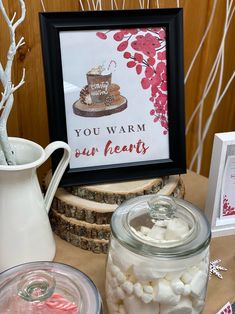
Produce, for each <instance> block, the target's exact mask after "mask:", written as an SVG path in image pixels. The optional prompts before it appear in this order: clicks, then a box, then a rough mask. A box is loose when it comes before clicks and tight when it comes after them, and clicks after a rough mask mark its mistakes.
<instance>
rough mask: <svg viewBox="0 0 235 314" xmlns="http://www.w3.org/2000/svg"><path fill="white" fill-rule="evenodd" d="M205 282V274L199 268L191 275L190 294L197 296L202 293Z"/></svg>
mask: <svg viewBox="0 0 235 314" xmlns="http://www.w3.org/2000/svg"><path fill="white" fill-rule="evenodd" d="M206 283H207V276H206V275H205V273H203V272H202V271H201V270H199V271H198V272H197V273H196V274H195V275H194V277H193V279H192V281H191V283H190V287H191V294H192V296H194V297H199V296H200V295H202V294H203V292H204V290H205V287H206Z"/></svg>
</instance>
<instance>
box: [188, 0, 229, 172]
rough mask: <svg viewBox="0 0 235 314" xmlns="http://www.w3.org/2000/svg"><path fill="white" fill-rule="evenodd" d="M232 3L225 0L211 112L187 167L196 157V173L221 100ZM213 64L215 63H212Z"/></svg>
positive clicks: (191, 165) (191, 164) (192, 163)
mask: <svg viewBox="0 0 235 314" xmlns="http://www.w3.org/2000/svg"><path fill="white" fill-rule="evenodd" d="M232 4H233V0H231V1H230V2H229V1H228V0H227V3H226V18H225V23H224V32H223V37H222V40H221V46H220V49H219V52H218V54H217V58H216V60H218V57H219V58H221V59H219V60H218V61H217V62H220V60H221V64H220V65H221V68H220V76H219V82H218V87H217V92H216V96H215V100H214V102H213V105H212V110H211V113H210V115H209V117H208V120H207V121H206V123H205V126H204V131H203V135H202V136H201V134H200V133H199V136H200V138H199V145H198V147H197V149H196V152H195V154H194V156H193V158H192V160H191V163H190V167H189V169H192V167H193V165H194V162H195V161H196V158H198V160H197V173H200V169H201V160H202V153H203V143H204V141H205V138H206V136H207V133H208V130H209V127H210V124H211V122H212V119H213V117H214V113H215V111H216V110H217V108H218V106H219V104H220V102H221V100H222V98H223V97H221V96H220V91H221V86H222V79H223V68H224V48H225V38H226V35H227V32H228V28H229V25H230V23H231V20H232V17H233V14H234V10H235V8H234V7H232ZM232 8H233V9H232ZM231 9H232V11H231ZM230 11H231V14H230ZM229 15H230V16H229ZM214 65H215V63H214ZM214 65H213V66H214ZM217 68H218V67H217ZM232 77H233V76H232ZM231 82H232V80H229V82H228V83H227V85H226V89H224V91H223V92H222V95H224V94H225V92H226V91H227V89H228V87H229V85H230V84H231ZM210 85H212V84H210ZM202 106H203V103H202ZM200 118H201V117H200ZM199 122H200V120H199ZM199 127H201V128H202V126H201V125H199Z"/></svg>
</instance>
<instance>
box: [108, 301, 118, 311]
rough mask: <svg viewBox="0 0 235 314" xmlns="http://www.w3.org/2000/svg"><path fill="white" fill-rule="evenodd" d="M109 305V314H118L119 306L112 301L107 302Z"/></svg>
mask: <svg viewBox="0 0 235 314" xmlns="http://www.w3.org/2000/svg"><path fill="white" fill-rule="evenodd" d="M107 305H108V309H109V313H118V311H119V306H118V304H115V303H113V302H112V299H110V300H107Z"/></svg>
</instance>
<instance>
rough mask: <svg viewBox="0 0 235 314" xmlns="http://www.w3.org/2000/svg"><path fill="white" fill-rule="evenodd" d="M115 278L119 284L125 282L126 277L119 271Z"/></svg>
mask: <svg viewBox="0 0 235 314" xmlns="http://www.w3.org/2000/svg"><path fill="white" fill-rule="evenodd" d="M116 277H117V281H118V282H119V283H120V284H122V283H123V282H125V281H126V276H125V275H124V274H123V273H122V272H121V271H120V272H118V273H117V274H116Z"/></svg>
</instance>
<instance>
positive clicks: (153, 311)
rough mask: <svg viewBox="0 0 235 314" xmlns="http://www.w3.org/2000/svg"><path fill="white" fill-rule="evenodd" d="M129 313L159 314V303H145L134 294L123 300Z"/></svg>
mask: <svg viewBox="0 0 235 314" xmlns="http://www.w3.org/2000/svg"><path fill="white" fill-rule="evenodd" d="M123 303H124V306H125V309H126V312H127V313H128V314H136V313H141V314H159V305H158V303H156V302H150V303H147V304H146V303H143V302H142V301H141V300H140V299H138V298H137V297H136V296H134V295H132V296H130V297H127V298H125V299H124V300H123ZM110 313H112V312H110Z"/></svg>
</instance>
